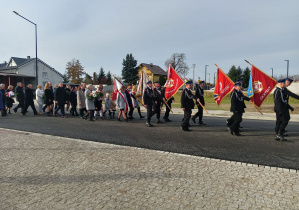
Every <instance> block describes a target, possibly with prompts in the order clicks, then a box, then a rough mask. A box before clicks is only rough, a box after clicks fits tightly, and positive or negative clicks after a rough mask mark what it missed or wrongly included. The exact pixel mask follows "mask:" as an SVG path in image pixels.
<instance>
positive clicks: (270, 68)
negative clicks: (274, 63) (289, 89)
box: [270, 68, 273, 78]
mask: <svg viewBox="0 0 299 210" xmlns="http://www.w3.org/2000/svg"><path fill="white" fill-rule="evenodd" d="M270 69H272V78H273V68H270Z"/></svg>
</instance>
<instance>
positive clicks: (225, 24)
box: [0, 0, 299, 82]
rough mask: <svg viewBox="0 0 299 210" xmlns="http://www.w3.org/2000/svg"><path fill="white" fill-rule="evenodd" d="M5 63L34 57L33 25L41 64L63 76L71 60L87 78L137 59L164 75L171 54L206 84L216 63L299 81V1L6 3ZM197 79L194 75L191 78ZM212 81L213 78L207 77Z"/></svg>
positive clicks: (0, 16) (0, 53)
mask: <svg viewBox="0 0 299 210" xmlns="http://www.w3.org/2000/svg"><path fill="white" fill-rule="evenodd" d="M1 2H2V3H1V13H0V23H1V39H0V46H1V48H0V49H1V50H0V62H3V61H8V60H9V58H10V57H26V56H27V55H30V56H31V57H35V37H34V25H32V24H30V23H29V22H27V21H26V20H24V19H22V18H20V17H18V16H17V15H15V14H14V13H13V11H17V12H18V13H19V14H20V15H22V16H24V17H26V18H28V19H29V20H31V21H33V22H35V23H37V25H38V57H39V58H40V59H42V60H43V61H45V62H46V63H48V64H49V65H50V66H52V67H54V68H55V69H57V70H58V71H60V72H61V73H64V71H65V66H66V63H67V62H68V61H70V60H71V59H72V58H76V59H79V60H80V62H81V64H82V65H83V66H84V68H85V71H86V72H88V73H89V74H92V73H93V72H94V71H96V72H98V71H99V69H100V67H101V66H103V68H104V70H105V71H106V72H107V71H109V70H110V71H111V72H112V73H113V74H116V75H118V76H120V75H121V69H122V59H123V58H125V56H126V54H127V53H132V54H133V56H134V57H135V59H137V60H138V64H140V63H151V62H152V63H153V64H155V65H159V66H160V67H162V68H163V69H164V70H166V67H165V65H164V62H165V60H166V59H167V58H169V57H170V56H171V54H172V53H185V54H186V57H187V64H188V66H189V67H192V64H196V67H195V76H196V78H197V77H198V76H200V77H201V78H204V67H205V65H209V66H208V72H209V73H210V74H211V75H210V80H211V82H213V76H214V72H216V67H215V65H214V63H217V64H218V66H219V67H221V68H222V69H223V70H224V71H225V72H228V70H229V68H230V67H231V66H232V65H236V66H241V68H246V67H247V66H248V67H250V66H249V65H248V64H247V63H245V62H244V59H247V60H249V61H250V62H251V63H252V64H255V65H256V66H257V67H259V68H260V69H261V70H263V71H265V72H266V73H268V74H269V75H271V69H270V68H274V75H280V74H286V66H287V63H286V62H285V61H284V60H285V59H288V60H290V67H289V74H290V75H293V74H299V40H298V39H299V12H298V9H299V1H298V0H287V1H281V0H263V1H261V0H250V1H244V0H243V1H242V0H214V1H213V0H209V1H208V0H204V1H203V0H150V1H144V0H127V1H126V0H109V1H108V0H106V1H101V0H88V1H83V0H81V1H79V0H51V1H48V0H43V1H40V0H26V1H21V0H18V1H16V0H2V1H1ZM188 77H189V78H191V77H192V71H190V73H189V74H188ZM207 80H208V81H209V77H208V76H207Z"/></svg>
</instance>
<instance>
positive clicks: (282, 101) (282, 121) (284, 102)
mask: <svg viewBox="0 0 299 210" xmlns="http://www.w3.org/2000/svg"><path fill="white" fill-rule="evenodd" d="M277 82H278V84H277V87H276V89H275V91H274V111H275V113H276V126H275V133H276V136H275V140H278V141H279V140H281V141H286V139H285V138H284V136H285V135H284V133H285V128H286V127H287V125H288V123H289V120H290V119H289V116H290V115H289V109H291V110H292V107H291V106H290V105H289V104H288V95H287V94H286V92H285V90H284V88H285V79H281V80H278V81H277Z"/></svg>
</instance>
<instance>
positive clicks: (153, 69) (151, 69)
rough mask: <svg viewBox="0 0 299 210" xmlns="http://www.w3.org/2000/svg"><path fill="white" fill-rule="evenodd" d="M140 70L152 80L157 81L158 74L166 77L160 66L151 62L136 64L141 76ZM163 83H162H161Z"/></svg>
mask: <svg viewBox="0 0 299 210" xmlns="http://www.w3.org/2000/svg"><path fill="white" fill-rule="evenodd" d="M141 71H144V72H145V74H146V75H147V76H148V77H149V79H150V80H151V81H152V82H155V81H159V78H160V76H163V77H164V78H166V76H167V73H166V71H164V70H163V69H162V68H161V67H160V66H157V65H153V64H152V63H150V64H146V63H141V64H140V65H139V66H138V76H139V77H140V76H141ZM162 85H164V84H162Z"/></svg>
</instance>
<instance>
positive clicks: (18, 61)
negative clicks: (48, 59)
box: [0, 56, 63, 88]
mask: <svg viewBox="0 0 299 210" xmlns="http://www.w3.org/2000/svg"><path fill="white" fill-rule="evenodd" d="M37 67H38V83H39V85H42V86H44V85H45V83H47V82H52V84H58V83H59V82H62V81H63V75H62V74H61V73H60V72H58V71H57V70H55V69H54V68H52V67H51V66H50V65H48V64H47V63H45V62H44V61H42V60H40V59H38V60H37ZM35 79H36V71H35V58H30V56H27V58H17V57H11V58H10V60H9V61H8V62H4V63H1V64H0V83H4V84H5V86H6V87H7V86H8V85H12V86H14V87H15V86H16V85H17V82H22V83H23V84H24V85H25V86H27V85H28V84H32V85H33V87H34V88H36V86H37V84H36V81H35Z"/></svg>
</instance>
